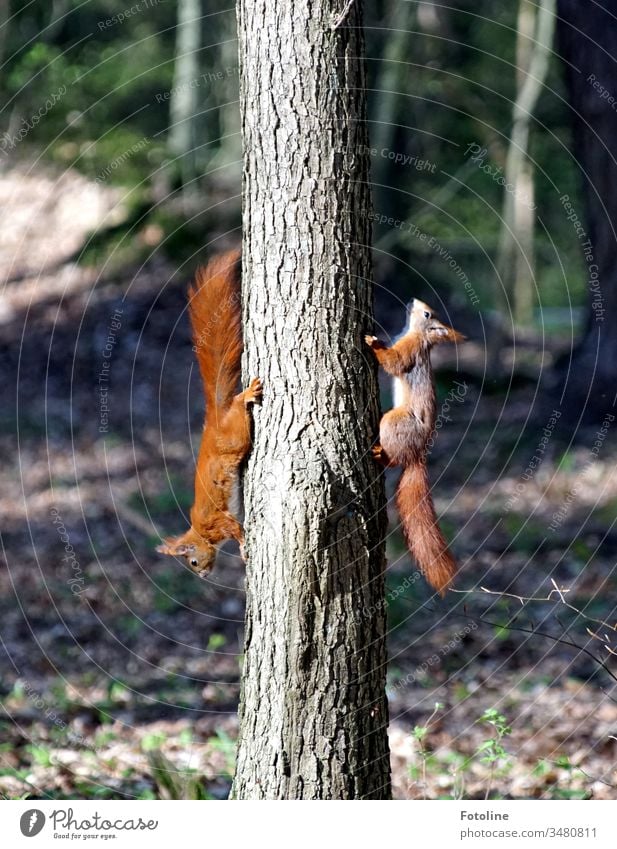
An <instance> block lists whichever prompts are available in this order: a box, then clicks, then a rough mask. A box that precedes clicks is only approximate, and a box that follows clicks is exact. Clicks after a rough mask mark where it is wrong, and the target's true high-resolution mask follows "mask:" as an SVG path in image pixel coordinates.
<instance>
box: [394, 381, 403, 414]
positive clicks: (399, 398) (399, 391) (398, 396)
mask: <svg viewBox="0 0 617 849" xmlns="http://www.w3.org/2000/svg"><path fill="white" fill-rule="evenodd" d="M404 380H405V378H404V377H394V378H392V406H393V407H402V406H403V404H404V402H405V386H404V384H403V381H404Z"/></svg>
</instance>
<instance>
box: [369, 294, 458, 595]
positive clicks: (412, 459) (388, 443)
mask: <svg viewBox="0 0 617 849" xmlns="http://www.w3.org/2000/svg"><path fill="white" fill-rule="evenodd" d="M365 339H366V343H367V345H369V347H370V348H371V349H372V351H373V353H374V354H375V356H376V357H377V361H378V362H379V365H380V366H382V368H384V369H385V371H387V372H388V374H391V375H392V376H393V378H394V408H393V409H392V410H390V411H389V412H387V413H386V414H385V415H384V416H383V417H382V419H381V422H380V424H379V439H380V442H379V444H377V445H375V446H374V447H373V455H374V456H375V458H376V459H377V460H378V461H379V462H381V463H383V464H384V465H385V466H402V467H403V474H402V475H401V478H400V481H399V483H398V488H397V493H396V505H397V508H398V512H399V516H400V518H401V524H402V526H403V533H404V535H405V540H406V542H407V545H408V547H409V550H410V551H411V553H412V555H413V557H414V558H415V560H416V562H417V564H418V566H419V567H420V571H421V572H422V574H423V575H424V577H425V578H426V580H427V581H428V583H429V584H430V585H431V586H432V587H433V588H434V589H435V590H437V592H439V593H440V595H441V596H443V595H444V594H445V591H446V590H447V588H448V587H449V585H450V583H451V582H452V578H453V577H454V573H455V572H456V564H455V562H454V558H453V557H452V555H451V554H450V552H449V550H448V546H447V544H446V541H445V539H444V538H443V534H442V533H441V530H440V529H439V525H438V524H437V516H436V515H435V507H434V506H433V499H432V497H431V489H430V483H429V479H428V472H427V468H426V446H427V442H428V440H429V439H430V437H431V434H432V433H433V429H434V427H435V413H436V400H435V383H434V380H433V370H432V368H431V348H432V347H433V345H438V344H440V343H441V342H462V341H463V340H464V339H465V337H464V336H463V335H462V334H460V333H458V332H457V331H456V330H453V329H452V328H451V327H447V326H446V325H445V324H442V323H441V322H440V321H437V319H435V318H434V317H433V312H432V310H431V308H430V307H428V306H427V305H426V304H423V303H422V301H418V300H414V301H412V302H411V305H410V309H409V322H408V325H407V329H406V332H405V333H404V335H402V336H401V337H400V338H399V339H398V341H397V342H396V343H395V344H394V345H392V347H390V348H388V347H387V346H385V345H384V344H383V343H381V342H380V341H379V340H378V339H377V338H376V337H375V336H366V337H365Z"/></svg>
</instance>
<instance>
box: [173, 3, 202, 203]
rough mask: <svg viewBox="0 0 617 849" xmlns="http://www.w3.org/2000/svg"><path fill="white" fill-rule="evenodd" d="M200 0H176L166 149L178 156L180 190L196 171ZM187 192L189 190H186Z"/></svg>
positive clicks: (187, 183) (187, 185) (189, 183)
mask: <svg viewBox="0 0 617 849" xmlns="http://www.w3.org/2000/svg"><path fill="white" fill-rule="evenodd" d="M201 26H202V23H201V0H179V2H178V23H177V29H176V59H175V63H174V81H173V89H172V96H171V99H170V103H169V114H170V128H169V148H170V150H171V151H172V153H174V154H175V155H176V156H178V157H180V159H179V171H180V173H181V175H182V183H183V186H184V191H185V192H186V191H187V187H189V186H190V185H191V182H192V180H193V179H194V178H195V175H196V173H197V165H196V148H197V129H196V126H197V117H196V116H197V113H198V111H199V109H198V104H199V92H198V89H197V83H198V82H199V79H198V78H199V68H200V62H199V50H200V48H201ZM188 191H189V193H190V189H189V190H188Z"/></svg>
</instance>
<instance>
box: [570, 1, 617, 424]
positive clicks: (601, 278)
mask: <svg viewBox="0 0 617 849" xmlns="http://www.w3.org/2000/svg"><path fill="white" fill-rule="evenodd" d="M557 10H558V45H559V51H560V53H561V55H562V57H563V59H564V62H565V70H566V82H567V86H568V95H569V100H570V106H571V112H570V117H571V120H572V126H573V134H574V153H575V156H576V159H577V162H578V166H579V169H580V174H581V179H582V181H583V190H584V196H585V202H586V212H587V215H586V222H585V220H584V216H583V210H579V209H576V210H575V212H576V214H577V216H578V218H579V219H580V220H581V221H582V222H583V226H584V227H585V228H586V231H587V232H586V234H585V235H586V237H588V240H589V244H584V242H585V241H586V240H584V239H582V237H580V235H579V241H580V242H581V249H582V250H583V251H584V252H585V259H586V268H587V273H588V279H587V287H588V289H589V292H590V302H591V309H590V311H589V320H588V323H587V330H586V333H585V336H584V339H583V340H582V343H581V345H580V347H579V349H578V351H577V352H576V356H575V364H574V369H572V363H570V362H568V363H567V364H566V368H567V370H568V375H567V385H566V387H565V389H566V401H565V402H564V409H572V408H573V409H574V410H575V411H576V412H577V413H579V412H580V410H581V407H582V406H583V405H585V408H586V411H587V412H588V414H589V417H590V418H594V419H600V418H601V416H602V415H603V413H604V412H605V411H606V410H608V409H610V408H611V407H612V406H613V405H614V403H615V392H616V389H617V263H616V262H615V251H616V248H617V192H616V191H615V186H617V158H616V157H615V139H617V111H615V109H614V107H613V105H611V103H609V100H608V97H609V95H610V96H611V97H617V24H616V23H615V18H616V16H617V2H616V0H606V1H605V2H603V3H602V4H601V5H599V4H597V3H581V2H580V0H559V2H558V6H557ZM592 75H593V76H592ZM594 84H595V85H594ZM571 200H572V202H575V201H574V199H571ZM573 238H576V232H575V231H574V230H573ZM568 399H569V400H568ZM570 401H571V402H572V403H570Z"/></svg>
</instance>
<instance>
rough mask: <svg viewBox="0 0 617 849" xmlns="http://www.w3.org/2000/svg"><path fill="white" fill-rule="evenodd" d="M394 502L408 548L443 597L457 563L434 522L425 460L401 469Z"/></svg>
mask: <svg viewBox="0 0 617 849" xmlns="http://www.w3.org/2000/svg"><path fill="white" fill-rule="evenodd" d="M396 504H397V508H398V513H399V516H400V519H401V524H402V526H403V533H404V535H405V540H406V542H407V545H408V546H409V550H410V551H411V553H412V555H413V556H414V558H415V560H416V563H417V564H418V566H419V567H420V571H421V572H422V574H423V575H424V577H425V578H426V580H427V581H428V582H429V584H430V585H431V586H432V587H433V588H434V589H436V590H437V592H438V593H439V594H440V595H442V596H443V595H444V593H445V591H446V590H447V589H448V587H449V585H450V583H451V582H452V578H453V577H454V573H455V572H456V563H455V562H454V558H453V557H452V555H451V554H450V552H449V550H448V545H447V543H446V541H445V539H444V537H443V534H442V533H441V530H440V528H439V525H438V524H437V516H436V515H435V507H434V506H433V499H432V497H431V486H430V483H429V479H428V471H427V468H426V463H424V462H423V461H418V462H416V463H414V464H412V465H410V466H408V467H407V468H406V469H405V470H404V471H403V474H402V476H401V479H400V481H399V484H398V488H397V492H396Z"/></svg>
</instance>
